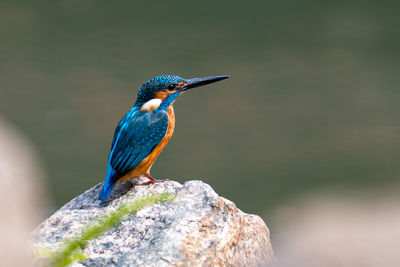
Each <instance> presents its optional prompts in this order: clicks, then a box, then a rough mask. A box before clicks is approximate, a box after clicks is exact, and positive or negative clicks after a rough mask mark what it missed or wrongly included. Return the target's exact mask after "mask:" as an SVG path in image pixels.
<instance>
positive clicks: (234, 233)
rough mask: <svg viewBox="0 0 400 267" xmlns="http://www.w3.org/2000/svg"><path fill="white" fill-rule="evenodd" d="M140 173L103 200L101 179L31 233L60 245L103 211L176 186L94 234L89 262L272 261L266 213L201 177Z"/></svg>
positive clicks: (41, 242) (48, 245)
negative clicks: (247, 209)
mask: <svg viewBox="0 0 400 267" xmlns="http://www.w3.org/2000/svg"><path fill="white" fill-rule="evenodd" d="M142 181H144V180H142V179H135V180H128V181H125V182H123V183H121V184H120V185H118V186H117V187H116V188H115V189H114V191H113V193H112V194H111V195H110V197H109V199H107V200H106V202H103V203H102V202H100V201H99V200H97V195H98V192H99V190H100V188H101V185H102V184H98V185H96V186H94V187H92V188H91V189H89V190H88V191H86V192H85V193H83V194H82V195H80V196H78V197H76V198H74V199H73V200H71V201H70V202H69V203H67V204H66V205H64V206H63V207H62V208H61V209H60V210H58V211H57V212H56V213H55V214H53V215H52V216H51V217H50V218H48V219H47V220H45V221H44V222H43V223H42V224H40V225H39V227H38V228H37V229H36V230H35V231H34V233H33V240H34V246H35V248H36V249H47V250H52V251H57V250H59V249H61V247H62V246H63V242H65V240H68V239H71V238H73V237H76V236H77V235H79V234H80V233H81V231H82V229H83V228H84V227H85V226H87V225H89V224H91V223H93V221H94V220H96V219H98V218H99V217H104V216H107V214H110V213H112V212H115V210H117V209H118V208H119V207H121V206H122V205H124V203H129V202H132V201H137V200H140V199H143V198H145V197H147V196H149V195H157V194H165V193H172V194H174V195H175V198H174V200H173V201H172V202H166V203H157V204H154V205H150V206H145V207H144V208H142V209H140V210H138V211H137V213H136V214H134V215H130V216H128V217H127V218H124V219H123V220H122V221H121V222H120V223H118V224H117V225H116V226H115V227H113V228H112V229H110V230H108V231H106V232H104V233H102V234H101V235H100V236H98V237H96V238H95V239H93V240H90V241H89V242H88V243H87V245H86V246H85V248H84V253H85V255H86V257H85V258H84V259H81V261H80V262H79V264H76V265H77V266H78V265H83V266H264V265H268V264H270V263H272V262H274V255H273V251H272V248H271V243H270V239H269V231H268V228H267V226H266V225H265V223H264V222H263V220H262V219H261V218H260V217H258V216H256V215H250V214H246V213H243V212H242V211H240V210H239V209H238V208H237V207H236V206H235V204H234V203H233V202H231V201H229V200H227V199H225V198H223V197H219V196H218V195H217V194H216V193H215V192H214V190H213V189H212V188H211V187H210V186H209V185H207V184H205V183H203V182H201V181H188V182H186V183H184V184H183V185H181V184H179V183H177V182H174V181H167V182H163V183H158V184H152V185H146V186H142V185H140V183H141V182H142Z"/></svg>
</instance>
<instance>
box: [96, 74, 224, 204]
mask: <svg viewBox="0 0 400 267" xmlns="http://www.w3.org/2000/svg"><path fill="white" fill-rule="evenodd" d="M229 77H230V76H229V75H220V76H207V77H200V78H192V79H184V78H181V77H179V76H176V75H161V76H157V77H155V78H152V79H150V80H149V81H147V82H145V83H144V84H143V85H142V86H141V87H140V88H139V91H138V95H137V99H136V101H135V103H134V105H133V107H132V108H131V109H130V110H129V111H128V112H127V113H126V114H125V115H124V116H123V117H122V119H121V120H120V122H119V123H118V125H117V127H116V129H115V132H114V137H113V139H112V143H111V149H110V153H109V156H108V163H107V171H106V176H105V181H104V183H103V187H102V189H101V191H100V193H99V200H101V201H104V200H105V199H106V198H107V197H108V196H109V195H110V194H111V191H112V190H113V188H114V187H115V186H116V185H117V184H118V183H120V182H122V181H124V180H126V179H129V178H137V177H140V176H143V175H144V176H146V177H147V178H148V180H149V181H148V182H147V183H145V184H146V185H147V184H153V183H158V182H162V181H165V180H156V179H154V178H153V177H152V176H151V175H150V169H151V167H152V165H153V164H154V162H155V161H156V159H157V157H158V156H159V155H160V153H161V152H162V151H163V149H164V148H165V146H166V145H167V143H168V142H169V140H170V139H171V137H172V134H173V132H174V128H175V113H174V108H173V103H174V101H175V100H176V99H177V98H178V97H179V96H180V95H181V94H183V93H184V92H186V91H187V90H189V89H192V88H196V87H200V86H203V85H207V84H210V83H214V82H218V81H221V80H224V79H227V78H229Z"/></svg>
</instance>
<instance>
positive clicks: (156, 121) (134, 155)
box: [109, 110, 168, 178]
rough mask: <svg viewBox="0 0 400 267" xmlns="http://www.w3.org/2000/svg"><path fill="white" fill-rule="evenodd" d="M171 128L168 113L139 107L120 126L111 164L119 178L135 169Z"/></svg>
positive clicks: (116, 134)
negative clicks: (139, 108)
mask: <svg viewBox="0 0 400 267" xmlns="http://www.w3.org/2000/svg"><path fill="white" fill-rule="evenodd" d="M167 128H168V113H167V112H166V111H164V110H155V111H153V112H141V111H135V112H133V113H132V114H129V113H128V114H127V115H126V116H125V117H124V118H123V119H122V120H121V122H120V123H119V125H118V126H117V129H116V131H115V134H114V139H113V145H112V148H111V152H110V158H109V165H110V167H111V168H112V169H113V170H114V171H115V172H116V175H115V178H118V177H120V176H122V175H124V174H126V173H127V172H129V171H130V170H132V169H134V168H135V167H136V166H137V165H139V164H140V162H142V160H143V159H145V158H146V157H147V156H148V155H149V154H150V153H151V152H152V151H153V149H154V148H155V147H156V146H157V145H158V144H159V143H160V142H161V140H162V139H163V138H164V136H165V132H166V131H167Z"/></svg>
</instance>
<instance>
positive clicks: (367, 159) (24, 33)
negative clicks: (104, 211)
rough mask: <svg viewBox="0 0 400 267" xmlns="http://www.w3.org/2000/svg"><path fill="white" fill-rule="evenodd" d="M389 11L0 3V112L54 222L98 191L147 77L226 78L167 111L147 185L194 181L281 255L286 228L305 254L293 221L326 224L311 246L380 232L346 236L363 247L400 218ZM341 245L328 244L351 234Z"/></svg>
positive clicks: (235, 4) (392, 9) (277, 5)
mask: <svg viewBox="0 0 400 267" xmlns="http://www.w3.org/2000/svg"><path fill="white" fill-rule="evenodd" d="M399 8H400V5H399V4H398V3H397V2H396V1H392V2H391V1H383V2H380V3H379V4H377V3H374V2H373V1H359V2H358V1H329V2H327V1H294V0H293V1H292V0H288V1H251V2H246V1H232V0H231V1H201V2H188V1H162V2H161V1H160V2H157V3H154V2H150V1H147V2H144V1H143V2H141V1H119V2H112V1H103V0H101V1H94V0H79V1H78V0H61V1H60V0H57V1H42V2H41V3H40V4H39V3H38V2H32V1H26V2H25V3H22V2H20V1H18V2H15V1H2V2H1V3H0V38H1V43H0V59H1V60H0V116H1V117H2V118H3V119H4V121H5V122H7V125H9V126H10V127H12V128H14V129H17V131H18V132H20V134H21V135H23V136H24V138H25V139H26V140H29V146H30V149H32V150H34V151H35V155H36V156H35V158H36V161H37V162H39V163H38V164H39V165H40V166H41V169H42V170H43V173H44V175H42V177H47V178H42V179H40V178H39V179H40V181H41V182H42V183H43V184H44V185H45V187H46V189H47V192H48V193H47V194H46V197H45V198H46V199H47V200H48V201H47V203H49V204H48V208H47V210H48V213H49V214H50V213H51V211H54V210H55V209H57V208H59V207H60V206H61V205H63V204H64V203H66V202H67V201H69V200H70V199H72V198H73V197H75V196H76V195H78V194H81V193H82V192H83V191H84V190H86V189H88V188H90V187H91V186H93V185H95V184H97V183H99V182H102V181H103V179H104V175H105V171H106V163H107V157H108V152H109V148H110V144H111V140H112V137H113V133H114V129H115V126H116V124H117V123H118V121H119V119H120V118H121V117H122V116H123V114H124V113H125V112H127V111H128V110H129V109H130V107H131V106H132V105H133V103H134V101H135V99H136V95H137V89H138V88H139V87H140V86H141V85H142V84H143V83H144V82H145V81H147V80H148V79H150V78H152V77H154V76H157V75H160V74H176V75H179V76H182V77H185V78H192V77H198V76H208V75H220V74H230V75H231V78H230V79H228V80H226V81H223V82H221V83H218V84H214V85H210V86H207V87H203V88H199V89H196V90H193V91H190V92H189V93H187V94H185V95H183V96H182V97H181V98H179V99H178V100H177V102H176V104H175V112H176V118H177V124H176V129H175V134H174V137H173V138H172V140H171V142H170V143H169V145H168V146H167V148H166V149H165V151H164V152H163V153H162V154H161V156H160V158H159V159H158V161H157V162H156V164H155V165H154V167H153V169H152V175H153V176H154V177H158V178H169V179H173V180H177V181H179V182H184V181H186V180H193V179H200V180H203V181H205V182H207V183H209V184H210V185H211V186H212V187H213V188H214V189H215V190H216V191H217V193H219V194H220V195H222V196H224V197H226V198H228V199H231V200H232V201H234V202H235V203H236V204H237V206H238V207H239V208H240V209H242V210H243V211H245V212H249V213H256V214H259V215H260V216H262V217H263V218H264V220H265V221H266V222H267V224H268V226H269V228H270V231H271V235H272V242H273V246H274V247H276V248H277V249H276V250H279V251H277V256H278V257H279V256H280V255H284V254H285V252H287V251H289V249H288V248H287V244H289V243H290V244H292V245H293V244H297V243H295V241H294V238H293V239H292V237H294V236H295V235H296V234H295V233H297V234H298V235H299V238H298V240H299V242H298V244H300V245H299V246H298V247H295V248H291V250H290V251H296V249H298V250H299V251H301V249H305V248H304V246H307V244H305V243H304V242H303V241H304V240H302V238H300V237H301V236H302V235H301V233H302V231H305V233H307V231H306V230H307V229H305V228H304V227H301V225H304V226H305V227H306V226H307V227H310V224H309V223H308V222H309V221H310V220H311V221H313V222H315V223H316V225H313V226H312V228H311V229H310V232H312V233H314V234H317V235H319V234H318V233H319V232H318V231H317V230H316V229H321V234H320V235H319V237H320V238H321V240H319V239H315V240H314V241H315V243H313V244H311V243H310V247H313V246H314V247H315V244H321V243H324V242H326V240H327V239H326V238H328V236H329V235H326V231H325V230H327V229H328V230H329V229H331V230H332V229H334V230H332V231H330V230H329V231H330V232H329V231H328V232H329V233H335V231H337V232H338V234H339V233H341V232H342V229H351V228H349V227H348V225H347V223H348V221H347V220H346V218H348V215H352V216H356V217H355V218H354V220H352V221H353V222H354V221H357V220H359V221H360V223H362V222H365V221H369V220H368V218H374V219H377V218H378V219H379V223H383V225H381V224H373V225H374V226H371V227H372V228H371V227H367V226H365V229H366V230H365V231H366V232H365V233H364V232H362V230H360V229H362V227H361V228H358V227H355V228H356V229H359V230H360V231H361V233H360V236H365V235H364V234H368V233H371V232H374V231H375V230H376V231H378V229H382V228H386V229H390V228H387V227H389V226H387V225H385V224H384V223H385V222H387V221H389V220H390V221H391V222H392V225H396V224H393V220H398V221H396V222H399V223H400V219H399V218H398V217H396V218H393V217H391V216H392V215H394V214H396V213H397V212H399V214H400V210H399V209H398V208H397V207H399V205H397V204H400V201H399V200H398V198H397V195H399V194H398V193H399V191H400V190H397V189H398V188H399V175H400V164H399V156H400V138H399V134H400V106H399V104H398V103H399V100H400V91H399V90H398V85H399V84H400V75H399V68H400V34H399V27H400V19H399V12H398V10H399ZM3 153H5V154H7V153H8V152H7V151H4V150H3ZM321 203H326V205H325V204H324V205H322V204H321ZM338 203H340V205H339V204H338ZM371 203H373V204H374V207H375V209H374V210H375V213H372V211H373V210H370V209H368V207H369V205H371ZM394 203H396V204H394ZM317 204H318V205H319V206H318V205H317ZM315 205H317V206H315ZM321 205H322V206H321ZM350 207H351V208H352V209H353V210H347V209H350ZM326 213H327V214H329V215H330V216H332V220H329V221H330V222H331V223H334V222H335V220H336V219H337V220H339V221H340V218H342V219H343V220H342V221H340V222H341V223H338V224H334V225H329V226H328V225H327V223H325V221H324V220H319V219H320V217H321V216H322V217H324V214H325V215H326ZM357 214H361V215H360V216H358V215H357ZM385 214H386V215H387V217H385ZM340 216H342V217H340ZM357 216H358V217H357ZM368 216H369V217H368ZM324 218H325V219H326V216H325V217H324ZM329 218H330V217H329ZM360 218H362V219H360ZM366 218H367V219H366ZM317 222H319V223H317ZM357 225H358V224H357ZM378 225H379V227H378ZM397 225H398V224H397ZM296 227H297V228H296ZM318 227H320V228H318ZM329 227H330V228H329ZM335 227H336V228H335ZM374 227H375V228H374ZM371 229H372V230H371ZM393 229H395V227H394V228H393ZM293 231H294V232H295V233H294V232H293ZM351 232H352V231H351ZM288 233H291V234H290V238H289V239H287V234H288ZM305 233H304V234H305ZM375 233H376V234H377V235H378V236H380V237H381V238H382V236H385V235H384V234H385V233H382V234H380V233H379V232H375ZM392 233H393V232H392V231H388V233H387V234H389V235H391V234H392ZM397 234H399V233H398V229H397ZM331 236H332V235H331ZM333 236H337V235H333ZM339 236H340V235H339ZM399 236H400V234H399ZM303 238H304V237H303ZM343 238H344V239H340V238H339V240H338V241H337V243H338V244H339V245H338V247H339V246H342V245H340V244H343V242H344V243H347V244H349V242H347V241H348V240H347V241H346V238H352V237H351V236H350V235H343ZM354 239H355V240H358V241H359V240H360V238H359V236H355V237H354ZM287 240H289V241H287ZM385 240H387V239H386V238H383V241H385ZM285 242H286V243H285ZM333 244H336V243H335V242H333V241H332V242H328V245H327V250H328V251H329V250H330V251H331V250H332V247H336V245H333ZM357 244H358V243H357ZM385 244H386V245H388V244H387V243H385ZM390 244H391V245H393V244H394V243H390ZM359 246H361V248H360V247H359ZM319 247H320V248H323V246H319ZM380 247H384V245H382V246H380ZM281 248H283V249H281ZM360 249H361V250H363V249H365V243H364V242H361V245H355V250H357V251H358V250H360ZM280 251H282V252H280ZM314 252H315V251H314ZM300 254H301V255H304V254H305V253H300ZM295 255H297V254H296V253H292V254H291V257H296V256H295ZM307 255H312V254H307ZM318 255H321V252H318ZM281 257H282V256H281ZM283 258H289V257H284V256H283ZM311 258H312V257H311ZM325 258H327V257H325ZM325 258H324V259H325ZM305 261H306V260H305ZM370 262H371V261H370ZM336 263H337V262H336ZM286 264H287V266H289V265H290V262H286ZM324 264H325V266H329V265H328V264H326V263H324ZM308 266H312V265H308ZM332 266H345V265H340V264H339V265H337V264H336V265H332ZM346 266H347V265H346ZM353 266H357V265H353ZM358 266H361V265H358ZM371 266H378V265H376V264H375V265H371ZM386 266H390V265H386Z"/></svg>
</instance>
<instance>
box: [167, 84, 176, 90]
mask: <svg viewBox="0 0 400 267" xmlns="http://www.w3.org/2000/svg"><path fill="white" fill-rule="evenodd" d="M175 87H176V83H171V84H168V90H171V91H172V90H174V89H175Z"/></svg>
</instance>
